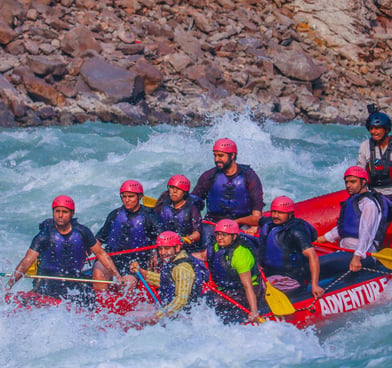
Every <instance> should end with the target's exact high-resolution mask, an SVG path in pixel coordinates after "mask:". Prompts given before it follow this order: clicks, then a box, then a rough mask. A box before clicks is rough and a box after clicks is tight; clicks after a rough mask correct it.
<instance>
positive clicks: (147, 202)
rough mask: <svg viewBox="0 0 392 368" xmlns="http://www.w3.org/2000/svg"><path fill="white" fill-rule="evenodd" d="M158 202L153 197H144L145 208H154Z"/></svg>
mask: <svg viewBox="0 0 392 368" xmlns="http://www.w3.org/2000/svg"><path fill="white" fill-rule="evenodd" d="M157 202H158V200H157V199H155V198H152V197H148V196H143V197H142V203H143V206H146V207H149V208H154V207H155V206H156V204H157Z"/></svg>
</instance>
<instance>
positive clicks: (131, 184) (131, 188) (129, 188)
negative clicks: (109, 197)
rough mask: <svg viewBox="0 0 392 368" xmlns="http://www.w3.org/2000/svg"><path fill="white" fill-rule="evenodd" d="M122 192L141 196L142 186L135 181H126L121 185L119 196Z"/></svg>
mask: <svg viewBox="0 0 392 368" xmlns="http://www.w3.org/2000/svg"><path fill="white" fill-rule="evenodd" d="M123 192H132V193H138V194H139V193H140V194H141V195H143V194H144V193H143V186H142V185H141V184H140V183H139V182H138V181H136V180H127V181H124V183H122V185H121V188H120V194H121V193H123Z"/></svg>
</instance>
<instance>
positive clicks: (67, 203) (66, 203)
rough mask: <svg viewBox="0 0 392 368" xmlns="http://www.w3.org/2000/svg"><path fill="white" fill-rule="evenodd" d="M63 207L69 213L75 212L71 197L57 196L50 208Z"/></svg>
mask: <svg viewBox="0 0 392 368" xmlns="http://www.w3.org/2000/svg"><path fill="white" fill-rule="evenodd" d="M56 207H65V208H68V209H69V210H71V211H75V202H74V200H73V199H72V198H71V197H68V196H66V195H59V196H58V197H56V198H55V199H54V200H53V202H52V208H56Z"/></svg>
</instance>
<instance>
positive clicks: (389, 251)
mask: <svg viewBox="0 0 392 368" xmlns="http://www.w3.org/2000/svg"><path fill="white" fill-rule="evenodd" d="M371 254H372V257H374V258H377V259H378V260H379V261H380V263H381V264H382V265H384V266H385V267H386V268H389V269H390V270H392V248H384V249H381V250H380V251H379V252H377V253H371Z"/></svg>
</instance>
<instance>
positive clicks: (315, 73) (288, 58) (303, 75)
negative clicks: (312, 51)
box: [269, 47, 323, 82]
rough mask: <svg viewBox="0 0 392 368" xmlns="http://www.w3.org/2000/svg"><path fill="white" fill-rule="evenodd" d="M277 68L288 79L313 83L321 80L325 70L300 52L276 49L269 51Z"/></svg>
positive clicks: (281, 48)
mask: <svg viewBox="0 0 392 368" xmlns="http://www.w3.org/2000/svg"><path fill="white" fill-rule="evenodd" d="M269 56H270V57H271V58H272V60H273V63H274V65H275V67H276V68H278V69H279V70H280V72H281V73H282V74H284V75H285V76H287V77H290V78H294V79H298V80H301V81H307V82H309V81H313V80H316V79H318V78H320V76H321V74H322V73H323V68H322V67H320V66H318V65H316V64H315V62H314V61H313V59H312V58H311V57H310V56H308V55H305V54H304V53H302V52H300V51H298V50H291V49H285V48H283V47H274V48H271V49H269Z"/></svg>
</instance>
